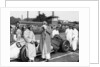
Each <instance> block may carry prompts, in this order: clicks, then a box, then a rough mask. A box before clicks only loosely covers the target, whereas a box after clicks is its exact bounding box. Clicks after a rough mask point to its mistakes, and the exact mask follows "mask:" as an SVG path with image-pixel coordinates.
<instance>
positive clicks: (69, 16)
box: [10, 11, 79, 21]
mask: <svg viewBox="0 0 100 67" xmlns="http://www.w3.org/2000/svg"><path fill="white" fill-rule="evenodd" d="M40 13H45V15H46V16H51V15H52V12H51V11H41V12H40ZM22 15H23V18H26V17H27V11H12V12H11V13H10V16H14V17H16V18H22ZM37 15H38V11H29V18H35V17H36V16H37ZM54 15H55V16H58V17H59V19H60V20H68V21H79V12H78V11H54Z"/></svg>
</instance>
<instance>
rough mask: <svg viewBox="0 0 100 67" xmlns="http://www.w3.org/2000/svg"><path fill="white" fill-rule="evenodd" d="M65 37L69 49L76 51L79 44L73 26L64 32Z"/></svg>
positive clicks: (77, 34) (77, 35) (76, 32)
mask: <svg viewBox="0 0 100 67" xmlns="http://www.w3.org/2000/svg"><path fill="white" fill-rule="evenodd" d="M65 35H66V39H67V40H68V41H69V43H70V47H71V48H72V51H76V50H77V46H78V42H79V41H78V40H79V32H78V30H77V29H76V28H75V27H74V26H68V28H67V29H66V30H65Z"/></svg>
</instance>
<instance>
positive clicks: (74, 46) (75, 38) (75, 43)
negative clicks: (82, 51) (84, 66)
mask: <svg viewBox="0 0 100 67" xmlns="http://www.w3.org/2000/svg"><path fill="white" fill-rule="evenodd" d="M72 39H73V40H72V48H73V50H74V51H75V50H76V49H77V45H78V30H77V29H74V30H73V35H72Z"/></svg>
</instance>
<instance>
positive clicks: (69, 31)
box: [65, 26, 73, 47]
mask: <svg viewBox="0 0 100 67" xmlns="http://www.w3.org/2000/svg"><path fill="white" fill-rule="evenodd" d="M72 34H73V30H72V27H71V26H69V27H68V28H67V29H66V30H65V35H66V40H68V41H69V43H70V46H71V47H72Z"/></svg>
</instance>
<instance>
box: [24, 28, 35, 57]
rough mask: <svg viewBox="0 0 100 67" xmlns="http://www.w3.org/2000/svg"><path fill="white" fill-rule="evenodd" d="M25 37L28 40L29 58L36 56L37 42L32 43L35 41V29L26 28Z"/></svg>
mask: <svg viewBox="0 0 100 67" xmlns="http://www.w3.org/2000/svg"><path fill="white" fill-rule="evenodd" d="M24 38H25V41H26V51H27V55H28V57H29V59H30V58H33V57H35V56H36V48H35V44H32V43H31V42H32V41H35V35H34V33H33V31H30V30H28V29H26V30H25V31H24Z"/></svg>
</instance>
